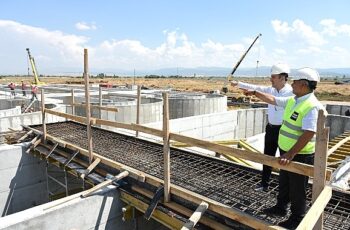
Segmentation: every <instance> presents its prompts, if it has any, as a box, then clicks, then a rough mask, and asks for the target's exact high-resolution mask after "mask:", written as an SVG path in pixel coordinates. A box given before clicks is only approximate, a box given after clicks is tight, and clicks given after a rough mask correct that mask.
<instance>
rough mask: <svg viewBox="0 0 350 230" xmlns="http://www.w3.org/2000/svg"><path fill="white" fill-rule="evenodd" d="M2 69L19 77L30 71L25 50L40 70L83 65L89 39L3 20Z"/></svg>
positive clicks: (0, 30)
mask: <svg viewBox="0 0 350 230" xmlns="http://www.w3.org/2000/svg"><path fill="white" fill-rule="evenodd" d="M0 34H1V38H0V40H1V42H0V50H1V54H0V59H1V60H2V61H1V62H0V69H1V71H2V72H13V73H20V72H21V71H25V70H26V68H27V53H26V51H25V49H26V48H30V50H31V53H32V55H33V56H34V57H35V60H36V64H37V65H38V69H39V73H40V70H42V71H45V70H47V69H51V68H57V67H61V66H62V67H63V66H65V67H68V68H70V67H74V66H77V65H80V64H81V63H82V58H81V57H82V54H83V48H84V47H85V46H86V44H87V41H88V38H86V37H83V36H77V35H72V34H65V33H63V32H61V31H49V30H47V29H44V28H38V27H32V26H28V25H24V24H20V23H18V22H15V21H9V20H0Z"/></svg>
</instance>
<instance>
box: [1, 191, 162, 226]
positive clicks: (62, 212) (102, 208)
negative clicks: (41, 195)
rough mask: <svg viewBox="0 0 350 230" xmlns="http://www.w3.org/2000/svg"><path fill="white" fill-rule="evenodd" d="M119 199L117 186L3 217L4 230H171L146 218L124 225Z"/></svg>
mask: <svg viewBox="0 0 350 230" xmlns="http://www.w3.org/2000/svg"><path fill="white" fill-rule="evenodd" d="M119 197H120V193H119V191H118V190H116V189H115V187H114V186H109V187H107V188H104V189H103V190H102V191H101V192H100V193H99V194H96V195H93V196H90V197H88V198H80V197H79V194H76V195H72V196H71V197H66V198H63V199H61V200H56V201H54V202H51V203H47V204H44V205H41V206H38V207H34V208H31V209H28V210H25V211H23V212H19V213H16V214H13V215H10V216H6V217H3V218H0V229H8V230H11V229H16V230H21V229H38V230H41V229H42V230H46V229H50V230H61V229H125V230H133V229H144V230H148V229H149V230H151V229H152V230H153V229H154V230H165V229H167V228H165V227H164V226H162V225H161V224H159V223H157V222H155V221H153V220H152V219H151V220H150V221H147V220H146V219H145V218H144V217H143V216H138V217H137V219H136V221H137V223H135V222H136V221H129V222H123V221H122V211H121V209H122V207H123V206H124V204H123V202H122V201H121V200H120V199H119ZM63 201H67V202H63ZM135 224H136V225H138V226H139V227H138V228H137V227H136V226H135Z"/></svg>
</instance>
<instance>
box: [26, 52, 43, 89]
mask: <svg viewBox="0 0 350 230" xmlns="http://www.w3.org/2000/svg"><path fill="white" fill-rule="evenodd" d="M26 50H27V52H28V58H29V62H30V65H31V67H32V71H33V76H34V82H32V84H34V85H45V83H44V82H41V81H40V80H39V76H38V71H37V69H36V65H35V60H34V57H32V55H31V54H30V51H29V48H26Z"/></svg>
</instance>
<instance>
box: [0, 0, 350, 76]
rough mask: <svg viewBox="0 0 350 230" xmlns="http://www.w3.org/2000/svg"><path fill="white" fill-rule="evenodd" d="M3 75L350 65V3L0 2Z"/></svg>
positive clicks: (0, 48) (0, 67) (0, 54)
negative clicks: (85, 69) (86, 66)
mask: <svg viewBox="0 0 350 230" xmlns="http://www.w3.org/2000/svg"><path fill="white" fill-rule="evenodd" d="M0 9H1V12H2V13H1V15H0V34H1V36H0V51H1V52H0V74H16V73H19V74H24V73H26V72H27V56H26V51H25V48H27V47H29V48H30V49H31V52H32V55H33V56H34V57H35V60H36V63H37V66H38V69H39V72H40V73H42V74H52V73H75V72H79V71H82V63H83V49H84V48H88V49H89V62H90V69H91V70H92V71H94V70H95V71H102V72H116V73H117V72H118V71H119V70H133V69H134V68H135V69H137V70H153V69H159V68H169V67H187V68H194V67H202V66H204V67H231V66H232V65H233V64H234V63H235V62H237V61H238V59H239V57H240V56H241V55H242V54H243V52H244V51H245V49H246V48H247V47H248V46H249V45H250V43H251V42H252V40H253V39H254V38H255V36H256V35H257V34H258V33H262V34H263V36H262V37H261V39H259V40H258V43H257V44H256V45H255V46H254V47H253V49H252V50H251V52H250V53H249V54H248V56H247V58H246V59H245V60H244V61H243V62H242V64H241V67H255V65H256V61H257V60H259V62H260V65H262V66H270V65H272V64H274V63H276V62H286V63H288V64H289V65H290V66H291V67H292V68H298V67H302V66H311V67H315V68H340V67H350V65H349V64H350V42H349V38H350V17H349V16H348V9H350V2H349V1H345V0H344V1H341V0H335V1H325V0H324V1H321V0H319V1H314V0H311V1H305V0H303V1H299V0H298V1H288V2H287V1H258V0H256V1H253V0H251V1H249V0H247V1H232V0H231V1H229V0H224V1H219V0H216V1H195V0H193V1H190V0H187V1H185V0H177V1H167V0H163V1H160V0H154V1H134V0H129V1H125V0H124V1H118V0H114V1H82V0H74V1H72V0H71V1H68V0H61V1H38V0H31V1H25V0H22V1H21V0H2V1H0Z"/></svg>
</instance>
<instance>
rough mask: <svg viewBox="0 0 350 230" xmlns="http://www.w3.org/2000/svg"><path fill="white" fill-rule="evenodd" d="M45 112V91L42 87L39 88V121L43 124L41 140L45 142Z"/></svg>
mask: <svg viewBox="0 0 350 230" xmlns="http://www.w3.org/2000/svg"><path fill="white" fill-rule="evenodd" d="M45 118H46V113H45V93H44V89H41V122H42V125H43V135H42V139H43V142H44V143H45V141H46V119H45Z"/></svg>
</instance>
